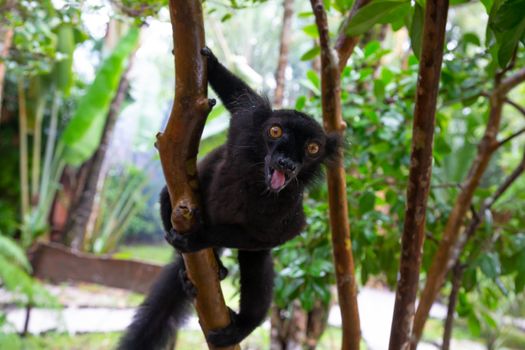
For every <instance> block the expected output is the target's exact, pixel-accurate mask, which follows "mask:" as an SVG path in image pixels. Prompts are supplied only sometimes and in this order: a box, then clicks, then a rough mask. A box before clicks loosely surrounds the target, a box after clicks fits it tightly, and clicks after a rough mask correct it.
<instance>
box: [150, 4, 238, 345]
mask: <svg viewBox="0 0 525 350" xmlns="http://www.w3.org/2000/svg"><path fill="white" fill-rule="evenodd" d="M169 10H170V17H171V24H172V29H173V42H174V43H175V49H174V52H175V71H176V72H177V79H176V85H175V101H174V103H173V108H172V110H171V115H170V118H169V120H168V125H167V126H166V129H165V130H164V132H163V133H159V134H158V135H157V142H156V146H157V148H158V150H159V154H160V160H161V163H162V170H163V172H164V177H165V178H166V184H167V187H168V191H169V194H170V200H171V205H172V208H173V212H172V217H171V220H172V224H173V227H174V228H175V229H177V231H179V232H187V231H189V230H190V229H191V228H192V227H193V226H194V225H196V224H197V222H196V216H197V215H198V211H199V206H200V200H199V197H198V181H197V179H198V177H197V150H198V146H199V140H200V137H201V134H202V130H203V127H204V123H205V121H206V117H207V116H208V113H209V111H210V109H211V107H212V105H213V104H212V103H210V101H209V100H208V98H207V95H206V94H207V81H206V64H205V61H204V59H203V57H202V56H201V54H200V50H201V49H202V48H203V47H204V46H205V45H204V25H203V18H202V7H201V2H200V1H197V0H193V1H187V0H170V1H169ZM183 257H184V262H185V264H186V268H187V272H188V277H189V278H190V280H191V281H192V282H193V284H194V285H195V287H196V288H197V291H198V293H197V298H196V303H195V307H196V309H197V314H198V316H199V321H200V324H201V327H202V329H203V332H204V333H205V334H207V333H208V331H209V330H211V329H216V328H223V327H226V326H228V325H229V324H230V315H229V311H228V309H227V307H226V304H225V302H224V298H223V295H222V291H221V288H220V283H219V273H218V268H217V262H216V259H215V257H214V254H213V250H212V249H206V250H203V251H199V252H196V253H191V254H183ZM210 348H211V345H210ZM227 349H239V346H238V345H235V346H231V347H228V348H227Z"/></svg>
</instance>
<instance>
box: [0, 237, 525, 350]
mask: <svg viewBox="0 0 525 350" xmlns="http://www.w3.org/2000/svg"><path fill="white" fill-rule="evenodd" d="M118 256H120V257H122V258H129V257H131V256H133V257H134V258H137V257H139V258H144V259H146V258H148V257H154V260H155V262H158V263H165V262H167V261H169V259H170V256H171V251H170V250H169V249H167V248H166V247H146V246H139V247H124V248H123V249H122V250H121V252H119V254H118ZM149 260H150V261H151V260H152V259H149ZM46 288H48V289H49V290H50V291H51V293H52V294H54V295H56V296H57V298H58V300H59V302H60V303H61V304H62V305H64V309H62V310H42V309H36V310H32V312H31V318H30V320H31V321H30V324H29V331H30V333H31V334H32V335H31V336H29V337H27V338H26V339H24V340H23V348H24V349H78V350H84V349H101V350H102V349H112V348H114V346H115V344H116V342H117V340H118V338H119V336H120V334H121V331H122V330H123V329H124V328H125V327H126V326H127V324H129V322H130V320H131V318H132V316H133V313H134V310H135V307H136V306H137V305H138V304H140V302H141V300H142V298H143V296H141V295H139V294H135V293H130V292H127V291H123V290H119V289H114V288H105V287H101V286H97V285H90V284H75V285H61V286H52V285H46ZM223 290H224V294H225V296H226V300H227V303H228V304H229V305H237V297H238V295H237V294H236V289H235V288H234V287H233V286H232V285H231V283H230V282H229V280H228V279H227V280H226V281H224V282H223ZM9 298H10V296H9V295H8V294H5V293H3V294H2V293H0V303H1V304H4V305H9V303H8V301H9ZM393 305H394V294H393V293H392V292H391V291H389V290H387V289H378V288H368V287H365V288H361V290H360V293H359V310H360V317H361V328H362V334H363V339H364V342H365V343H366V345H367V346H366V348H368V349H373V350H383V349H387V347H388V338H389V336H390V334H389V333H390V331H389V329H390V323H391V317H392V316H391V315H392V313H391V311H389V310H392V309H393ZM445 313H446V309H445V308H444V307H443V306H441V305H438V306H436V307H434V308H433V310H432V316H433V319H431V320H430V322H429V324H428V326H427V328H426V333H425V343H424V344H422V346H420V347H419V348H418V349H420V350H421V349H422V350H426V349H437V348H438V347H437V346H436V344H439V342H440V337H441V334H442V328H443V327H442V323H443V322H442V319H443V318H444V316H445ZM7 314H8V320H9V321H10V322H11V323H12V324H13V325H14V326H15V327H16V329H19V330H20V329H22V328H23V324H24V320H25V310H24V309H20V308H16V307H13V306H11V307H8V308H7ZM340 324H341V319H340V315H339V310H338V308H337V306H335V307H334V308H333V309H332V310H331V312H330V317H329V325H330V326H329V327H328V329H327V331H326V332H325V334H324V335H323V337H322V339H321V343H320V345H319V347H318V349H320V350H332V349H333V350H335V349H339V347H340V340H341V331H340V328H339V326H340ZM268 327H269V324H268V322H266V323H265V324H264V325H263V327H261V328H259V329H258V330H256V331H255V332H254V333H253V334H252V335H251V336H250V337H249V338H247V339H246V340H245V342H244V343H243V344H242V345H243V349H245V350H246V349H250V350H255V349H268V348H269V339H268ZM507 333H508V334H507V336H506V337H504V342H506V343H502V344H501V346H502V347H507V348H509V349H525V336H524V335H523V333H522V332H521V333H520V332H517V331H515V330H514V331H513V332H507ZM454 338H455V339H454V342H453V345H452V349H454V350H461V349H465V350H467V349H468V350H477V349H484V348H485V347H484V346H482V344H481V340H480V339H475V338H474V337H472V336H471V335H469V332H468V330H467V328H466V326H465V325H464V324H462V323H461V322H458V326H457V327H456V328H455V333H454ZM201 348H202V349H203V348H205V343H204V340H203V337H202V334H201V332H200V329H199V326H198V321H197V319H196V318H195V317H193V318H192V319H190V321H189V322H188V324H187V326H186V327H185V328H184V329H183V331H182V332H181V333H180V337H179V345H178V347H177V349H178V350H185V349H188V350H193V349H201ZM363 348H365V347H363Z"/></svg>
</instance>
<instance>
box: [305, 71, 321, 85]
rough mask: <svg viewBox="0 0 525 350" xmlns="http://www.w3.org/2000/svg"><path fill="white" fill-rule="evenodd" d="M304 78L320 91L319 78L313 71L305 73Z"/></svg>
mask: <svg viewBox="0 0 525 350" xmlns="http://www.w3.org/2000/svg"><path fill="white" fill-rule="evenodd" d="M306 77H307V78H308V80H310V82H312V84H313V85H314V86H315V87H316V88H318V89H321V79H319V76H318V75H317V73H316V72H315V71H313V70H309V71H308V72H306Z"/></svg>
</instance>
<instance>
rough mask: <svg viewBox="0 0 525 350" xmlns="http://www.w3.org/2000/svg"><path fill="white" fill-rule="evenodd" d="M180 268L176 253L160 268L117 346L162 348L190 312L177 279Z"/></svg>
mask: <svg viewBox="0 0 525 350" xmlns="http://www.w3.org/2000/svg"><path fill="white" fill-rule="evenodd" d="M183 269H184V262H183V261H182V258H181V257H180V256H178V257H177V258H176V259H175V262H173V263H171V264H169V265H167V266H166V267H165V268H164V269H163V271H162V272H161V274H160V276H159V278H158V279H157V281H156V282H155V284H154V285H153V287H152V289H151V291H150V293H149V295H148V296H147V298H146V300H145V301H144V302H143V303H142V305H141V306H140V307H139V309H138V311H137V313H136V314H135V317H134V318H133V322H132V323H131V325H130V326H129V327H128V329H127V330H126V333H125V334H124V336H123V337H122V339H121V340H120V343H119V346H118V349H119V350H135V349H136V350H139V349H140V350H144V349H151V350H157V349H165V348H166V345H167V344H168V342H170V341H171V339H172V337H173V336H174V335H175V331H176V329H177V328H179V327H180V326H181V325H182V324H183V322H184V321H185V319H186V318H187V316H188V315H189V314H190V312H191V298H190V297H189V296H188V294H187V293H186V292H185V291H184V289H183V286H182V283H181V279H180V274H181V271H182V270H183Z"/></svg>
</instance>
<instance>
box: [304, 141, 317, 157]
mask: <svg viewBox="0 0 525 350" xmlns="http://www.w3.org/2000/svg"><path fill="white" fill-rule="evenodd" d="M306 150H307V151H308V153H309V154H311V155H315V154H317V153H319V144H318V143H317V142H310V143H309V144H308V146H307V147H306Z"/></svg>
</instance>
